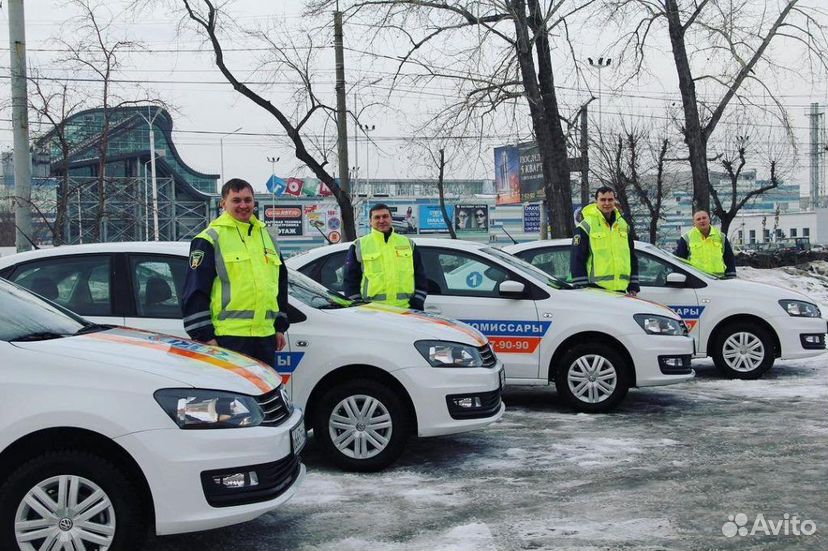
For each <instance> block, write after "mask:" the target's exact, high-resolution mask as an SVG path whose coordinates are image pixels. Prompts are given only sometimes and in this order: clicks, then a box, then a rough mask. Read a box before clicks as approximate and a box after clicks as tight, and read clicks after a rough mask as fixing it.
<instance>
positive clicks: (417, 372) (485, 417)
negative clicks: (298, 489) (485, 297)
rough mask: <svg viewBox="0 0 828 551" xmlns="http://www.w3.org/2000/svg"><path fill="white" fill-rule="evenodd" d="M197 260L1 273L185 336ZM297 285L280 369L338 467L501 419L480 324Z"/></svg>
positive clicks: (160, 255) (49, 253)
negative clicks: (184, 303) (189, 284)
mask: <svg viewBox="0 0 828 551" xmlns="http://www.w3.org/2000/svg"><path fill="white" fill-rule="evenodd" d="M188 253H189V244H188V243H100V244H93V245H76V246H65V247H57V248H54V249H48V250H39V251H30V252H27V253H20V254H17V255H13V256H10V257H4V258H0V277H5V278H7V279H9V280H11V281H13V282H15V283H18V284H20V285H22V286H24V287H26V288H29V289H32V290H34V291H35V292H37V293H39V294H41V295H42V296H45V297H46V298H48V299H50V300H52V301H54V302H55V303H57V304H59V305H61V306H64V307H66V308H68V309H70V310H72V311H74V312H75V313H78V314H80V315H82V316H84V317H86V318H87V319H90V320H92V321H95V322H98V323H108V324H115V325H126V326H129V327H135V328H140V329H147V330H152V331H159V332H163V333H167V334H170V335H177V336H179V337H186V333H185V332H184V327H183V324H182V321H181V309H180V306H179V302H178V300H179V296H180V292H181V289H182V287H183V284H184V276H185V274H186V271H187V270H188V269H189V263H188ZM289 290H290V308H289V311H288V315H289V317H290V319H291V328H290V330H289V331H288V332H287V340H288V347H287V349H286V350H284V351H282V352H279V353H277V354H276V364H277V371H278V372H279V373H280V375H281V376H282V380H283V381H284V383H285V386H286V388H287V391H288V393H289V395H290V398H291V399H292V400H293V402H294V403H296V404H297V405H298V406H300V407H302V408H304V410H305V421H306V424H307V426H308V427H309V428H312V429H313V431H314V434H315V437H316V440H317V441H318V442H319V443H320V444H321V446H322V447H323V449H324V450H325V452H326V453H327V454H328V455H329V456H330V457H331V458H332V459H333V461H334V462H335V463H336V464H337V465H339V466H340V467H342V468H345V469H349V470H359V471H371V470H378V469H381V468H384V467H385V466H387V465H389V464H390V463H392V462H393V461H394V460H396V459H397V457H399V455H400V454H401V453H402V451H403V447H404V445H405V442H406V441H407V439H408V437H409V436H412V435H416V436H438V435H444V434H452V433H457V432H463V431H469V430H474V429H478V428H482V427H485V426H487V425H489V424H490V423H493V422H494V421H496V420H498V419H500V417H501V416H502V415H503V411H504V405H503V403H502V402H501V399H500V394H501V387H502V384H503V379H504V374H503V364H502V363H501V362H500V361H499V360H498V358H497V357H496V356H495V354H494V353H493V351H492V349H491V346H490V345H489V343H488V341H487V340H486V338H485V337H484V336H483V335H481V334H480V333H479V332H478V331H476V330H475V329H473V328H471V327H469V326H467V325H464V324H461V323H457V322H454V321H449V320H446V319H442V318H440V317H438V316H433V315H427V314H423V313H418V312H414V311H407V310H401V309H395V308H384V307H381V306H377V305H358V304H354V303H353V302H351V301H348V300H345V299H343V298H341V297H340V296H339V295H337V294H335V293H331V292H329V291H328V290H327V289H325V288H324V287H323V286H321V285H319V284H317V283H315V282H314V281H312V280H310V279H309V278H307V277H304V276H302V275H301V274H299V273H291V274H290V285H289ZM175 342H177V343H180V346H195V347H199V346H203V345H198V344H197V343H192V342H191V341H187V340H185V339H184V338H178V339H177V340H176V341H175ZM187 343H189V344H187Z"/></svg>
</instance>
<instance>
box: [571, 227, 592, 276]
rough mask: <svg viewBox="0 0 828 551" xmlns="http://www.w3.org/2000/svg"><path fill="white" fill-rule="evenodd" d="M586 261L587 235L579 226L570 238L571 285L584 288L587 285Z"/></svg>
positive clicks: (587, 254)
mask: <svg viewBox="0 0 828 551" xmlns="http://www.w3.org/2000/svg"><path fill="white" fill-rule="evenodd" d="M587 260H589V234H587V232H586V230H584V228H582V227H581V226H578V227H577V228H575V235H574V236H572V248H571V249H570V252H569V273H570V274H572V282H571V283H572V285H574V286H575V287H586V286H587V285H588V284H589V274H587Z"/></svg>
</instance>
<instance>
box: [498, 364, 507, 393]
mask: <svg viewBox="0 0 828 551" xmlns="http://www.w3.org/2000/svg"><path fill="white" fill-rule="evenodd" d="M499 375H500V388H501V389H502V388H503V387H504V386H506V370H505V369H501V370H500V372H499Z"/></svg>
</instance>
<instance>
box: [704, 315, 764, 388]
mask: <svg viewBox="0 0 828 551" xmlns="http://www.w3.org/2000/svg"><path fill="white" fill-rule="evenodd" d="M773 361H774V354H773V338H772V337H771V335H770V333H768V331H767V330H766V329H765V328H763V327H761V326H759V325H756V324H754V323H750V322H740V323H734V324H731V325H728V326H727V327H725V328H724V329H723V330H722V331H721V332H719V334H718V337H717V339H716V344H715V346H714V347H713V363H715V364H716V367H718V368H719V369H720V370H721V371H722V372H724V373H725V374H727V375H729V376H730V377H734V378H736V379H758V378H759V377H761V376H762V375H763V374H764V373H765V372H767V371H768V370H769V369H770V368H771V367H773Z"/></svg>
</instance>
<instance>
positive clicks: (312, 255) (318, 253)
mask: <svg viewBox="0 0 828 551" xmlns="http://www.w3.org/2000/svg"><path fill="white" fill-rule="evenodd" d="M409 239H411V240H412V241H413V242H414V244H415V245H419V246H422V247H447V246H448V247H452V248H455V249H463V250H467V251H474V250H478V249H482V248H484V247H488V246H489V244H488V243H480V242H477V241H465V240H462V239H440V238H436V237H411V238H409ZM351 245H353V242H347V243H337V244H336V245H323V246H321V247H315V248H313V249H309V250H307V251H303V252H300V253H298V254H296V255H294V256H292V257H290V258H288V259H287V261H286V262H287V263H288V264H296V263H298V264H301V265H305V264H307V263H309V262H312V261H314V260H316V259H317V258H320V257H323V256H326V255H329V254H331V253H335V252H339V251H344V250H347V249H348V248H349V247H350V246H351Z"/></svg>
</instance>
